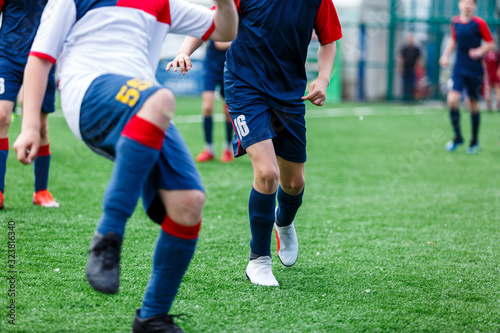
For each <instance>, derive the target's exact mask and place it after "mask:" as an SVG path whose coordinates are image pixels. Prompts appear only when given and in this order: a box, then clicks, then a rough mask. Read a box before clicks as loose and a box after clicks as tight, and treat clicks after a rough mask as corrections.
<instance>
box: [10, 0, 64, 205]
mask: <svg viewBox="0 0 500 333" xmlns="http://www.w3.org/2000/svg"><path fill="white" fill-rule="evenodd" d="M46 3H47V0H28V1H21V0H5V1H4V0H0V10H1V12H2V14H3V19H2V27H1V28H0V209H3V207H4V200H5V197H4V193H5V173H6V171H7V155H8V153H9V136H8V134H9V127H10V122H11V114H12V111H13V109H14V105H15V101H16V99H17V96H18V94H19V92H20V88H21V85H22V83H23V73H24V67H25V65H26V61H27V59H28V53H29V50H30V47H31V44H32V43H33V39H34V38H35V34H36V29H37V28H38V25H39V24H40V17H41V15H42V11H43V8H44V7H45V5H46ZM55 86H56V85H55V81H54V73H53V72H51V73H50V75H49V77H48V83H47V90H46V91H45V97H44V100H43V104H42V109H41V110H42V113H41V115H40V121H41V127H40V135H41V141H40V149H39V150H38V155H37V157H36V159H35V165H34V171H35V191H34V193H33V203H34V204H36V205H39V206H42V207H59V204H58V203H57V202H56V201H55V200H54V197H53V196H52V194H51V193H50V192H49V191H48V190H47V187H48V182H49V167H50V148H49V130H48V126H49V123H48V115H49V113H52V112H54V110H55V108H54V102H55V89H56V87H55Z"/></svg>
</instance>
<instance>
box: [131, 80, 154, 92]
mask: <svg viewBox="0 0 500 333" xmlns="http://www.w3.org/2000/svg"><path fill="white" fill-rule="evenodd" d="M127 84H128V86H129V87H132V88H135V89H137V90H139V91H144V90H146V89H148V88H151V87H152V86H153V84H152V83H151V82H149V81H146V80H141V79H137V78H136V79H132V80H129V81H127Z"/></svg>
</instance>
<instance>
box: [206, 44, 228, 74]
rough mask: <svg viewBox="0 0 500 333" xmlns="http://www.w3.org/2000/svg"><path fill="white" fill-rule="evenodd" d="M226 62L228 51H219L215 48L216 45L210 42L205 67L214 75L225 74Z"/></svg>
mask: <svg viewBox="0 0 500 333" xmlns="http://www.w3.org/2000/svg"><path fill="white" fill-rule="evenodd" d="M225 61H226V50H219V49H218V48H216V47H215V43H214V42H212V41H209V42H208V48H207V54H206V56H205V60H204V61H203V67H204V68H207V69H209V70H210V71H211V72H213V73H221V74H222V73H223V70H224V62H225Z"/></svg>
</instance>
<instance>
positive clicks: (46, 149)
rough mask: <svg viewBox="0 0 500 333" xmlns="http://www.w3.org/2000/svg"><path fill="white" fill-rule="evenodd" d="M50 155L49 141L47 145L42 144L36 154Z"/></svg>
mask: <svg viewBox="0 0 500 333" xmlns="http://www.w3.org/2000/svg"><path fill="white" fill-rule="evenodd" d="M49 155H50V144H49V143H47V144H46V145H45V146H40V148H39V149H38V154H36V156H49Z"/></svg>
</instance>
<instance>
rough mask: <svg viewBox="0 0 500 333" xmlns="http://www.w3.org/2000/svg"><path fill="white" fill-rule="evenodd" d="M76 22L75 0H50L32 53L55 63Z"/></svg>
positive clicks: (44, 11)
mask: <svg viewBox="0 0 500 333" xmlns="http://www.w3.org/2000/svg"><path fill="white" fill-rule="evenodd" d="M75 22H76V6H75V2H74V0H49V2H48V3H47V6H46V7H45V9H44V10H43V14H42V19H41V21H40V26H39V27H38V31H37V33H36V37H35V40H34V41H33V46H32V47H31V52H30V55H34V56H37V57H40V58H44V59H46V60H50V61H51V62H52V63H55V62H56V59H57V57H58V56H59V54H60V53H61V50H62V47H63V44H64V41H65V40H66V37H67V36H68V34H69V31H70V30H71V27H72V26H73V24H75Z"/></svg>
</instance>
